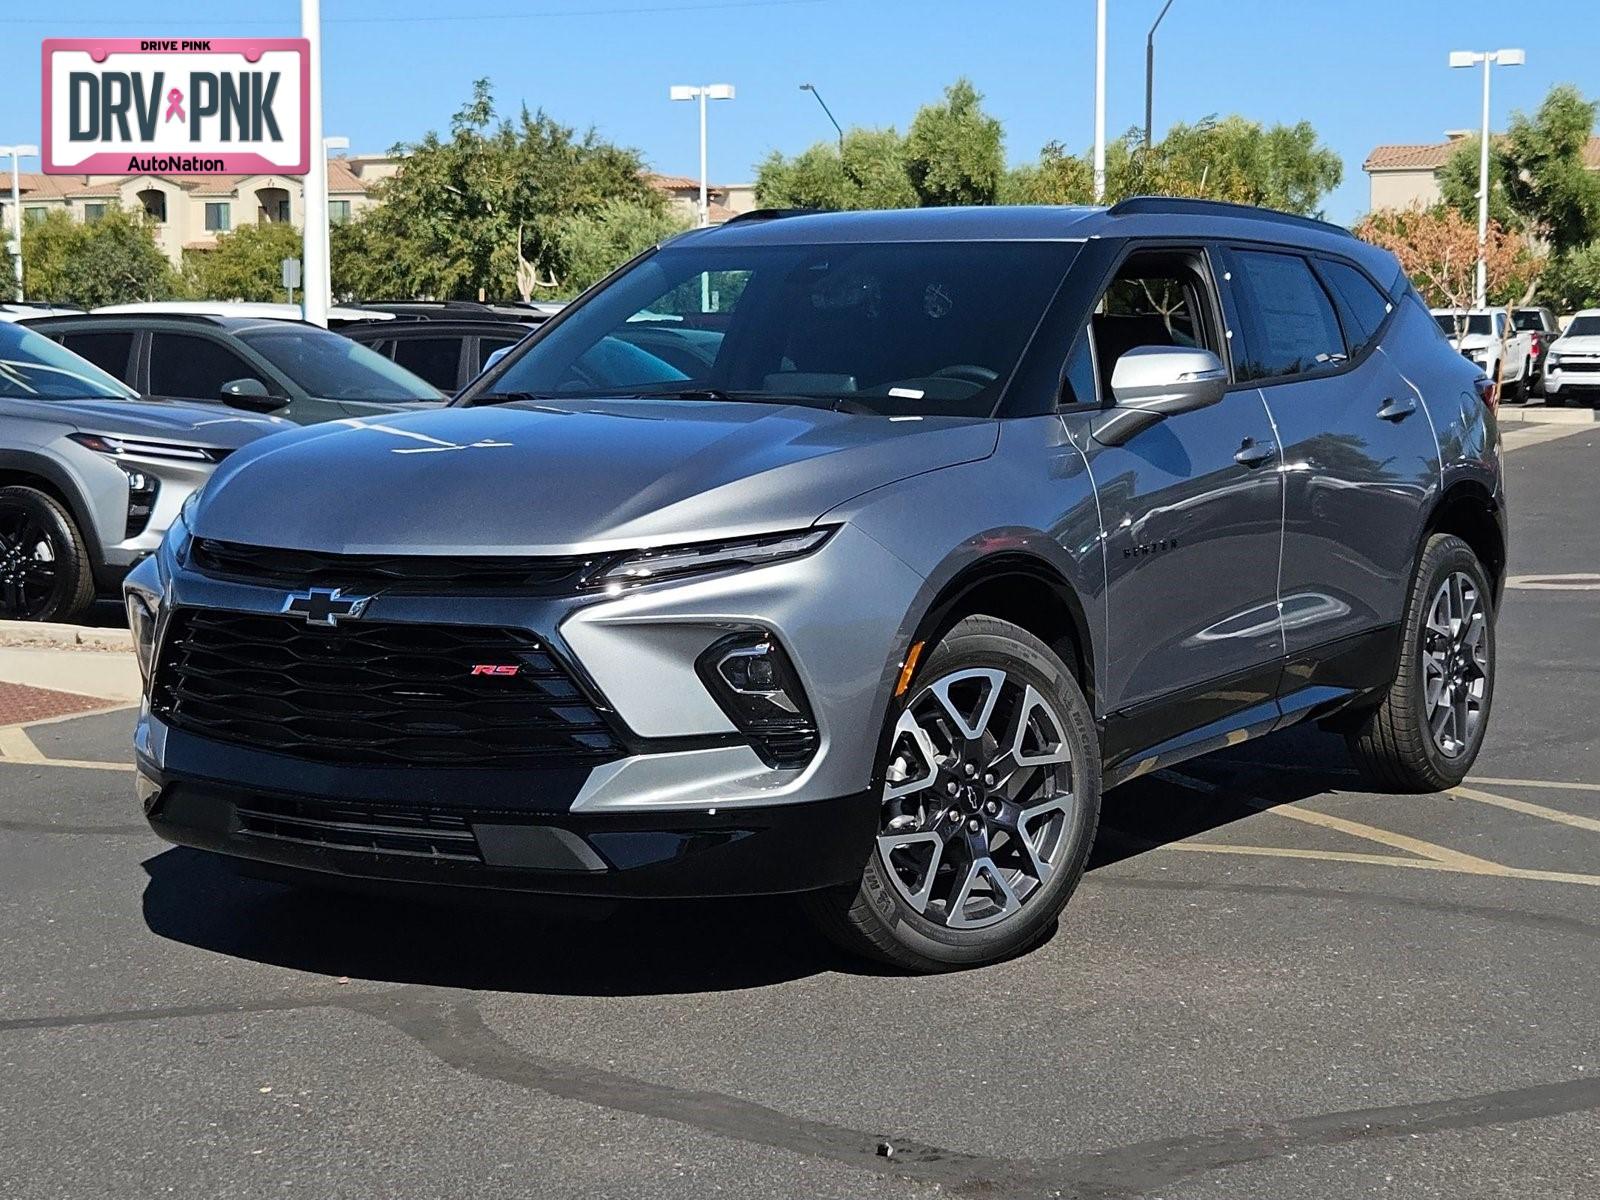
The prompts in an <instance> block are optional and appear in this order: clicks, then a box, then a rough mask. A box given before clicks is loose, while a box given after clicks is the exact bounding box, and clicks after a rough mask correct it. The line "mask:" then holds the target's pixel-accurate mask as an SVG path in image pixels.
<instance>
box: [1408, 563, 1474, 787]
mask: <svg viewBox="0 0 1600 1200" xmlns="http://www.w3.org/2000/svg"><path fill="white" fill-rule="evenodd" d="M1487 628H1488V626H1487V615H1486V613H1485V612H1484V606H1483V597H1482V596H1481V595H1480V593H1479V591H1478V585H1477V583H1475V582H1474V581H1473V579H1472V577H1471V576H1470V575H1467V574H1466V573H1465V572H1462V571H1454V572H1452V573H1451V574H1450V575H1448V576H1447V577H1446V578H1445V579H1444V581H1443V582H1441V583H1440V584H1439V587H1438V589H1437V590H1436V591H1435V592H1434V593H1433V599H1432V601H1431V602H1430V603H1429V605H1428V618H1427V625H1426V626H1425V628H1424V629H1423V632H1422V680H1423V713H1424V718H1425V719H1426V721H1427V723H1428V732H1429V734H1430V736H1432V738H1433V744H1434V745H1435V746H1437V747H1438V749H1439V752H1440V753H1441V754H1443V755H1444V756H1445V757H1446V758H1457V757H1459V756H1460V755H1462V754H1464V753H1466V752H1467V751H1468V750H1469V749H1470V748H1471V747H1472V746H1474V745H1475V744H1476V742H1477V737H1478V729H1479V727H1480V726H1481V725H1482V724H1483V712H1484V704H1485V702H1486V701H1487V699H1488V695H1489V672H1490V670H1491V664H1490V661H1489V644H1488V637H1487Z"/></svg>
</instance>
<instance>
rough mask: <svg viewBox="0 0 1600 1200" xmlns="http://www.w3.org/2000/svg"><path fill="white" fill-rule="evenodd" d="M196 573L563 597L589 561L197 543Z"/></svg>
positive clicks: (283, 582)
mask: <svg viewBox="0 0 1600 1200" xmlns="http://www.w3.org/2000/svg"><path fill="white" fill-rule="evenodd" d="M190 558H191V561H192V562H193V564H194V566H195V567H196V569H198V570H199V571H201V572H203V573H204V574H206V575H211V576H215V577H216V578H219V579H227V580H232V581H235V582H240V583H255V584H265V585H269V586H288V587H292V588H296V589H300V588H306V587H339V588H344V589H345V590H346V591H354V590H358V589H359V590H364V591H378V590H382V591H384V592H387V593H390V594H404V593H408V592H409V593H440V592H445V593H451V594H458V593H459V594H473V593H480V594H482V593H507V592H509V593H514V594H518V595H533V596H541V595H561V594H564V593H567V592H571V591H573V590H574V589H576V587H577V586H578V576H579V574H580V573H581V572H582V571H583V568H584V567H585V566H587V565H588V563H589V560H588V559H585V558H580V557H573V556H566V557H543V558H527V557H516V556H504V555H501V556H493V555H470V554H328V553H324V552H323V551H320V550H283V549H277V548H274V547H270V546H251V545H247V544H245V543H244V542H224V541H218V540H216V539H214V538H196V539H195V541H194V544H193V547H192V548H191V550H190Z"/></svg>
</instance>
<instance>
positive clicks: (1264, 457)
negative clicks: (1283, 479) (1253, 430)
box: [1233, 438, 1277, 467]
mask: <svg viewBox="0 0 1600 1200" xmlns="http://www.w3.org/2000/svg"><path fill="white" fill-rule="evenodd" d="M1276 453H1277V451H1276V450H1274V449H1273V448H1272V447H1271V446H1269V445H1267V444H1266V443H1264V442H1258V441H1256V440H1255V438H1245V440H1244V445H1242V446H1240V447H1239V449H1238V450H1237V451H1236V452H1235V453H1234V456H1233V461H1234V462H1236V463H1238V464H1239V465H1240V466H1241V467H1259V466H1261V465H1262V464H1263V463H1268V462H1271V461H1272V456H1273V455H1274V454H1276Z"/></svg>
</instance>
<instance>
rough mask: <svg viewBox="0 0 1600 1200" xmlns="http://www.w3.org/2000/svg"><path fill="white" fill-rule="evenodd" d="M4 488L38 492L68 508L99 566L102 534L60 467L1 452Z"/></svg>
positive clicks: (45, 460) (79, 492) (32, 457)
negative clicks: (31, 489) (24, 488)
mask: <svg viewBox="0 0 1600 1200" xmlns="http://www.w3.org/2000/svg"><path fill="white" fill-rule="evenodd" d="M0 487H31V488H36V489H37V490H39V491H41V492H43V493H44V494H45V495H47V496H49V497H50V498H51V499H52V500H54V501H55V502H56V503H57V504H59V505H61V506H62V507H63V508H65V509H66V510H67V512H69V513H70V514H71V515H72V519H73V521H74V522H75V523H76V524H77V526H78V532H79V534H80V535H82V537H83V540H84V542H85V544H86V545H87V546H88V548H89V553H90V554H91V556H92V557H93V558H94V560H95V562H94V563H93V564H91V565H96V566H97V565H98V561H99V559H101V558H102V557H103V556H104V555H103V551H102V548H101V545H100V531H99V529H98V528H97V527H96V525H95V523H94V519H93V515H92V514H91V513H90V512H89V510H88V508H87V507H86V506H85V504H84V499H83V492H82V490H81V489H80V488H79V487H78V486H77V483H76V482H75V481H74V480H73V478H72V476H71V475H70V474H68V472H67V471H66V470H65V469H64V468H63V467H62V466H61V465H60V464H59V463H56V462H53V461H52V460H50V459H48V458H44V457H42V456H40V455H36V454H26V453H22V452H19V451H15V450H0Z"/></svg>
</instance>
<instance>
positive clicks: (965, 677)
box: [804, 616, 1100, 972]
mask: <svg viewBox="0 0 1600 1200" xmlns="http://www.w3.org/2000/svg"><path fill="white" fill-rule="evenodd" d="M991 694H994V695H995V696H996V698H994V699H991V698H990V697H991ZM957 720H959V721H961V722H963V723H964V726H963V725H958V724H957V723H956V722H957ZM963 728H964V729H965V730H966V734H965V735H963V734H962V733H961V732H960V731H961V730H962V729H963ZM974 731H975V732H977V733H978V734H979V735H980V736H978V737H976V738H973V737H971V736H970V734H971V733H972V732H974ZM1007 747H1013V748H1015V749H1012V750H1007ZM930 752H931V753H930ZM1019 757H1020V758H1022V759H1023V760H1024V761H1023V763H1022V764H1021V765H1015V764H1016V762H1017V759H1018V758H1019ZM1029 760H1031V761H1029ZM989 766H994V767H997V768H999V769H998V770H996V771H994V772H989V771H986V770H984V768H985V767H989ZM969 767H970V768H971V770H970V771H969V770H968V768H969ZM1008 767H1009V768H1011V769H1007V768H1008ZM873 778H874V789H875V791H876V792H877V794H878V795H879V796H880V797H881V803H882V805H883V808H882V815H881V817H880V824H879V830H880V832H879V836H878V838H877V839H875V844H874V846H873V847H872V849H871V851H870V852H869V854H868V856H867V860H866V862H865V864H864V865H863V868H862V877H861V881H860V883H858V884H854V885H849V886H846V887H844V888H836V889H832V890H829V891H826V892H818V893H813V894H812V895H809V896H807V897H805V898H804V903H805V905H806V907H807V909H808V911H809V913H810V915H811V917H812V919H813V920H814V921H815V922H816V924H817V926H818V927H819V928H820V929H821V931H822V932H823V933H824V934H825V935H826V936H828V937H829V938H830V939H832V940H833V941H834V942H836V943H838V944H839V945H840V946H842V947H844V948H845V949H846V950H848V951H850V952H852V953H855V954H859V955H862V956H864V957H867V958H873V959H877V960H879V961H881V962H885V963H888V964H890V965H892V966H894V967H897V968H899V969H901V970H905V971H919V972H933V971H948V970H952V969H956V968H961V967H974V966H981V965H984V964H986V963H992V962H996V961H999V960H1001V959H1004V958H1008V957H1011V956H1013V955H1016V954H1020V953H1022V952H1023V951H1026V950H1029V949H1032V948H1033V947H1034V946H1036V945H1038V944H1039V943H1040V942H1042V941H1043V940H1045V939H1046V938H1047V937H1049V935H1050V934H1051V933H1052V932H1053V931H1054V929H1055V920H1056V917H1057V916H1058V915H1059V913H1060V912H1061V909H1062V906H1063V905H1065V904H1066V902H1067V900H1068V898H1069V897H1070V896H1071V895H1072V892H1073V890H1074V889H1075V888H1076V887H1077V885H1078V881H1079V879H1080V878H1081V877H1082V875H1083V869H1084V864H1085V863H1086V862H1087V860H1088V857H1089V851H1090V848H1091V847H1092V846H1093V844H1094V835H1095V829H1096V827H1097V826H1098V824H1099V820H1100V744H1099V739H1098V735H1097V734H1096V731H1095V725H1094V719H1093V717H1092V716H1091V714H1090V711H1089V705H1088V702H1087V701H1086V700H1085V699H1084V696H1083V692H1082V690H1081V689H1080V688H1079V686H1078V683H1077V681H1076V680H1075V679H1074V678H1073V677H1072V673H1071V671H1069V670H1068V669H1067V667H1066V666H1065V664H1063V663H1062V661H1061V660H1060V659H1059V658H1058V657H1056V655H1054V654H1053V653H1051V651H1050V649H1049V648H1048V647H1047V646H1046V645H1045V644H1044V643H1043V642H1041V641H1040V640H1039V639H1038V638H1036V637H1034V636H1033V635H1032V634H1030V633H1028V632H1027V631H1026V630H1024V629H1021V628H1019V627H1018V626H1016V625H1012V624H1010V623H1009V622H1006V621H1001V620H997V619H995V618H993V617H986V616H973V617H967V618H965V619H964V620H962V621H960V622H959V623H957V624H956V625H955V626H954V627H953V628H952V629H951V630H950V631H949V632H948V633H947V634H945V635H944V637H942V638H941V639H940V640H939V642H938V644H937V645H936V646H935V647H934V648H933V650H932V652H931V653H929V654H928V655H927V656H926V657H925V658H924V659H923V661H922V665H921V667H920V669H919V670H918V672H917V676H916V678H915V680H914V682H913V686H912V688H911V689H909V690H908V691H907V693H906V698H905V699H903V700H897V701H896V702H895V703H894V704H893V705H891V707H890V711H889V715H888V719H887V722H886V726H885V729H884V733H883V737H882V739H881V743H880V749H879V754H878V763H877V765H876V769H875V772H874V776H873ZM951 789H955V791H954V793H953V794H952V792H951ZM953 817H954V818H958V819H952V818H953ZM985 864H987V865H985Z"/></svg>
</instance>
